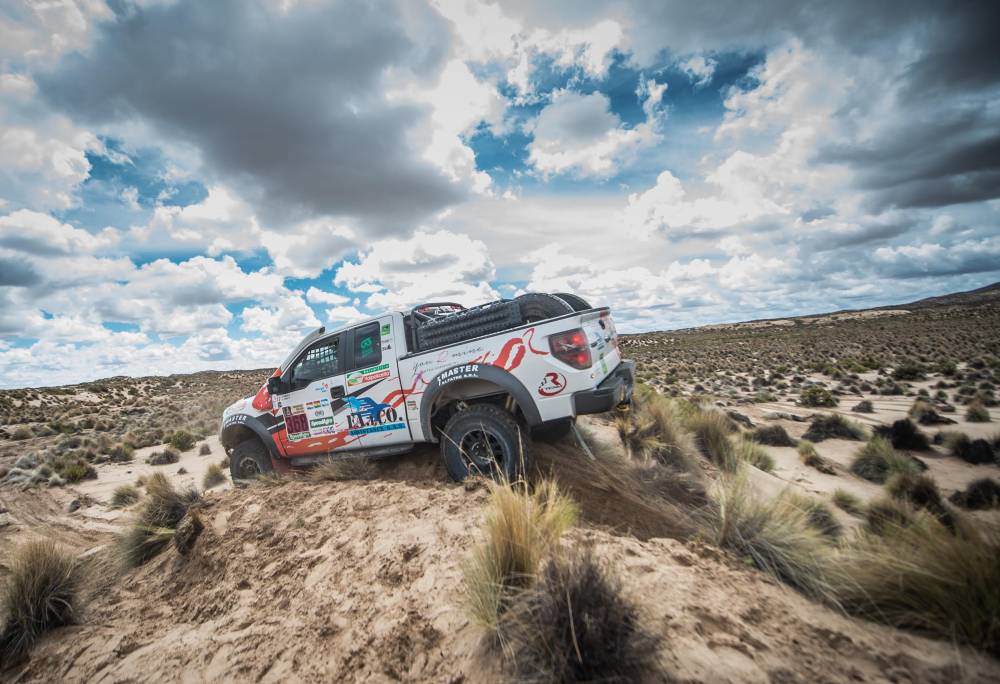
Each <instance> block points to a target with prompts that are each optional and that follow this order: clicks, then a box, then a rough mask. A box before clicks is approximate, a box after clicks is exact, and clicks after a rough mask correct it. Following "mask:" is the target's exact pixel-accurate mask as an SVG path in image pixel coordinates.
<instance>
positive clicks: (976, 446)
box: [944, 432, 995, 465]
mask: <svg viewBox="0 0 1000 684" xmlns="http://www.w3.org/2000/svg"><path fill="white" fill-rule="evenodd" d="M944 444H945V447H946V448H947V449H948V451H949V452H950V453H951V455H952V456H954V457H955V458H960V459H962V460H963V461H965V462H967V463H972V464H974V465H981V464H984V463H992V462H993V461H994V459H995V452H994V447H993V445H992V444H990V443H989V442H988V441H987V440H985V439H981V438H980V439H972V438H970V437H969V436H968V435H967V434H965V433H963V432H951V433H947V434H946V435H945V437H944Z"/></svg>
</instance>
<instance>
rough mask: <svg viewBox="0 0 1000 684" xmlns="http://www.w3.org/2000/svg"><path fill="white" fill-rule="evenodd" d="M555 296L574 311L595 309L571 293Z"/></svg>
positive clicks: (558, 293)
mask: <svg viewBox="0 0 1000 684" xmlns="http://www.w3.org/2000/svg"><path fill="white" fill-rule="evenodd" d="M555 296H556V297H558V298H559V299H561V300H563V301H564V302H566V303H567V304H569V305H570V306H571V307H573V311H586V310H587V309H593V308H594V307H592V306H591V305H590V304H589V303H588V302H587V300H586V299H584V298H583V297H577V296H576V295H575V294H570V293H569V292H556V295H555Z"/></svg>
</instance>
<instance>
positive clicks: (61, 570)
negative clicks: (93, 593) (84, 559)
mask: <svg viewBox="0 0 1000 684" xmlns="http://www.w3.org/2000/svg"><path fill="white" fill-rule="evenodd" d="M7 563H8V567H9V571H10V572H9V574H8V576H7V579H6V581H5V583H4V585H3V588H2V590H0V616H2V617H3V624H2V628H0V664H2V665H8V664H14V663H17V662H20V661H21V660H22V659H23V658H24V657H25V656H26V655H27V653H28V651H29V650H30V649H31V646H32V644H34V642H35V640H36V639H38V637H39V636H41V635H42V634H43V633H45V632H47V631H49V630H51V629H54V628H56V627H61V626H63V625H68V624H71V623H72V622H73V620H74V618H75V616H76V612H77V604H78V600H79V599H78V597H79V593H80V590H81V585H82V573H81V571H80V567H79V565H78V563H77V561H76V559H75V558H74V557H73V556H72V555H70V554H69V553H66V552H65V551H63V550H61V549H60V548H59V547H58V546H56V544H55V543H54V542H52V541H49V540H38V541H30V542H26V543H25V544H22V545H21V546H19V547H17V548H16V549H15V550H14V552H13V553H12V554H11V556H10V557H9V559H7Z"/></svg>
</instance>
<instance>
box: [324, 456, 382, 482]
mask: <svg viewBox="0 0 1000 684" xmlns="http://www.w3.org/2000/svg"><path fill="white" fill-rule="evenodd" d="M377 475H378V468H377V467H376V465H375V464H374V463H372V461H371V460H370V459H368V458H364V457H361V458H356V457H355V458H342V459H337V460H334V459H330V460H327V461H324V462H323V463H320V464H319V465H317V466H316V467H314V468H313V469H312V470H310V471H309V479H310V480H313V481H314V482H322V481H325V480H334V481H337V480H372V479H374V478H375V477H376V476H377Z"/></svg>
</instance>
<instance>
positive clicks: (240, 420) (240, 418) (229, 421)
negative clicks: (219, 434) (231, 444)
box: [222, 413, 249, 430]
mask: <svg viewBox="0 0 1000 684" xmlns="http://www.w3.org/2000/svg"><path fill="white" fill-rule="evenodd" d="M247 418H249V416H247V414H245V413H238V414H236V415H235V416H229V417H228V418H226V422H225V423H224V424H223V425H222V429H223V430H225V429H226V428H227V427H229V426H231V425H243V424H244V423H246V422H247Z"/></svg>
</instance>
